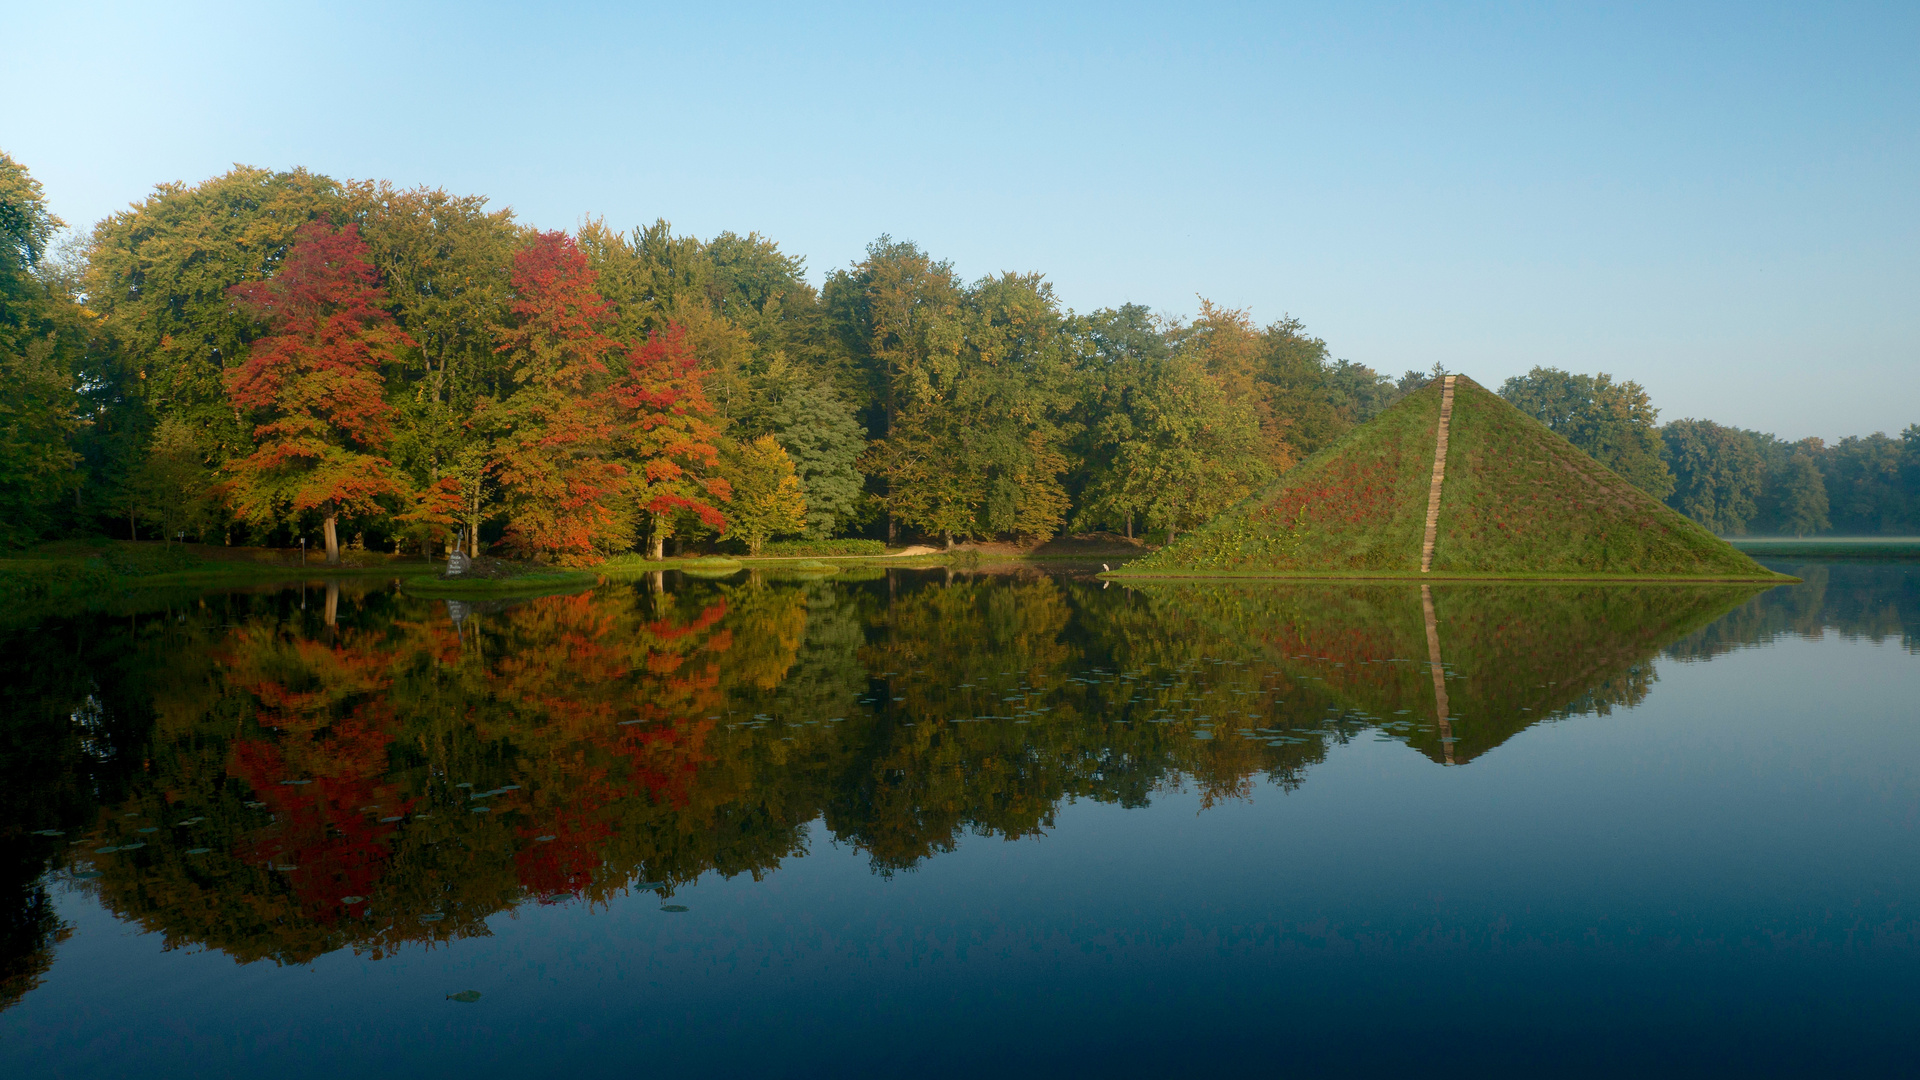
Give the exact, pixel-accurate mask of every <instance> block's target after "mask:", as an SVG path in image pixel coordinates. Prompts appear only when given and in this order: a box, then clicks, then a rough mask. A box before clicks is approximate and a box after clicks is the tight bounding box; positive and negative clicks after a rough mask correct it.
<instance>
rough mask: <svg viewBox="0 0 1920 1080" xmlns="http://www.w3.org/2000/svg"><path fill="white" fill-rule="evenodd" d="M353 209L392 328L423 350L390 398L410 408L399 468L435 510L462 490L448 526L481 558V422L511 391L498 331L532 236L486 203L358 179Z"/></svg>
mask: <svg viewBox="0 0 1920 1080" xmlns="http://www.w3.org/2000/svg"><path fill="white" fill-rule="evenodd" d="M344 200H345V204H346V208H347V212H348V213H349V214H351V216H352V218H353V220H354V221H355V222H356V223H358V224H359V226H360V232H361V235H362V236H364V237H365V238H366V241H367V246H368V248H369V249H370V250H371V252H372V256H371V258H372V260H373V263H374V265H375V266H376V267H378V268H379V270H380V272H381V278H382V281H383V283H384V285H385V287H386V290H387V297H388V300H389V301H390V304H391V309H392V312H393V317H394V321H395V322H396V323H397V324H398V325H399V326H400V328H401V329H403V330H405V331H406V332H407V334H408V336H409V337H411V338H412V339H413V341H414V342H415V343H416V344H417V347H416V348H413V349H409V350H406V357H405V363H404V364H403V365H402V369H401V371H400V372H398V373H397V374H398V375H399V376H400V377H401V380H402V381H403V384H404V391H403V392H401V393H396V394H392V395H390V400H392V401H393V402H394V404H395V405H396V406H397V407H398V408H399V410H400V412H399V415H398V417H397V418H396V423H395V429H396V430H395V436H394V440H393V445H392V448H391V451H390V452H391V455H392V457H393V460H394V463H395V464H396V465H397V466H398V467H399V468H401V469H402V470H404V471H405V472H406V473H407V474H408V475H409V477H410V478H411V480H412V482H413V485H414V486H415V487H416V488H418V489H420V491H421V492H422V493H425V492H427V491H429V490H431V491H432V492H434V493H435V494H434V496H433V498H434V499H435V500H440V501H443V500H444V499H445V497H446V496H447V493H448V492H449V491H453V490H458V492H459V500H460V501H459V504H458V505H457V506H454V507H452V508H451V512H453V513H454V514H455V515H456V519H455V520H454V521H450V522H448V523H446V526H445V527H446V528H448V529H451V528H453V527H455V526H464V529H465V532H466V534H467V539H468V543H469V545H470V546H469V553H470V554H474V555H478V554H479V553H480V546H479V544H480V525H481V522H482V521H483V520H485V519H486V518H487V517H488V516H489V514H490V513H491V512H492V511H493V508H494V506H493V504H494V501H495V496H496V495H497V486H496V485H495V484H494V483H492V478H491V477H490V476H489V475H488V473H487V468H486V466H487V463H488V461H489V459H490V458H491V456H492V452H493V446H492V443H491V438H490V428H489V427H488V426H487V425H485V424H475V423H472V422H471V421H472V420H473V418H474V414H475V412H476V411H477V410H478V409H480V408H481V406H482V404H483V403H487V402H497V401H499V400H501V399H502V398H504V397H506V395H507V393H508V391H509V390H510V389H511V388H512V385H513V384H512V380H511V378H510V375H509V373H508V370H507V361H506V359H505V357H504V356H502V354H500V353H499V352H497V351H496V350H495V348H494V345H495V342H494V339H493V328H494V327H495V326H497V325H499V324H500V323H501V322H503V321H504V320H505V319H506V315H507V304H508V301H509V299H510V291H511V278H512V273H513V255H514V252H516V251H517V250H519V249H520V247H521V246H522V245H523V243H524V242H525V239H526V236H527V230H525V229H523V228H522V227H520V226H519V225H517V224H515V222H514V220H513V212H512V211H511V210H488V209H487V200H486V199H485V198H484V197H482V196H477V195H469V196H455V195H449V194H448V193H447V192H445V191H442V190H438V189H429V188H425V187H422V188H415V189H412V190H397V189H395V188H394V187H393V186H392V185H390V184H387V183H385V182H379V183H373V182H365V181H356V182H352V183H349V184H347V185H346V188H345V193H344ZM446 479H453V480H455V481H457V483H456V485H455V486H454V487H453V488H448V487H446V486H444V485H442V484H441V483H440V481H442V480H446ZM436 505H439V503H438V502H436ZM415 509H416V510H418V509H419V508H418V507H416V508H415ZM445 510H447V508H446V507H444V506H442V507H441V509H440V510H436V511H435V513H436V514H439V513H441V512H442V511H445ZM421 539H422V540H423V542H424V540H425V537H421Z"/></svg>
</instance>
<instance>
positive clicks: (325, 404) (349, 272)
mask: <svg viewBox="0 0 1920 1080" xmlns="http://www.w3.org/2000/svg"><path fill="white" fill-rule="evenodd" d="M230 293H231V295H232V296H233V298H234V300H235V301H237V302H238V303H239V304H240V306H241V307H242V308H243V309H245V310H247V311H249V312H251V313H252V314H253V315H254V316H255V317H257V318H259V319H260V320H262V321H264V322H266V323H267V324H268V325H269V326H270V327H271V329H272V331H273V333H272V334H271V335H269V336H267V337H264V338H261V339H260V340H259V341H257V342H255V343H254V346H253V351H252V355H250V356H249V357H248V359H247V361H246V363H244V364H242V365H241V366H239V367H237V368H235V369H233V370H232V371H230V372H228V374H227V390H228V393H229V394H230V395H231V397H232V400H233V404H234V406H235V407H236V408H237V409H240V410H245V411H249V412H251V413H252V414H253V415H254V416H255V418H256V419H257V420H258V423H257V424H256V426H255V427H254V429H253V438H254V449H253V452H252V453H251V454H248V455H246V456H244V457H239V458H236V459H234V460H233V461H232V462H231V463H230V466H229V467H230V474H231V476H230V480H229V482H228V484H227V487H226V490H227V491H228V492H229V493H230V494H231V497H232V500H233V505H234V507H235V509H236V510H238V511H239V512H240V513H241V514H242V515H243V516H245V517H248V518H251V519H254V520H272V519H274V518H276V517H278V516H279V515H282V514H284V513H286V512H288V511H292V512H293V513H303V512H306V511H314V510H317V511H319V512H320V514H321V515H322V517H323V518H324V520H325V524H326V537H327V558H328V561H337V560H338V558H339V541H338V535H337V528H336V523H337V521H338V519H339V516H340V515H341V514H352V513H367V512H372V511H375V510H378V509H379V504H378V502H377V500H378V499H379V498H380V497H382V496H386V495H397V494H399V493H400V492H401V490H402V487H401V485H400V483H399V481H398V480H397V479H396V478H395V477H394V474H393V469H392V465H391V463H389V462H388V461H387V459H386V458H384V457H382V456H380V452H381V451H382V450H383V449H385V447H386V445H387V442H388V440H389V438H390V436H391V420H392V417H393V412H394V410H393V407H392V406H391V405H389V404H388V403H387V402H386V400H385V399H384V398H383V396H382V394H383V391H384V388H385V380H384V378H383V376H382V373H381V366H382V365H383V364H386V363H389V362H392V361H393V360H394V359H395V358H396V354H397V352H398V350H400V349H402V348H404V347H406V346H409V345H411V344H412V343H413V342H412V341H411V339H409V338H408V337H407V335H406V333H405V332H404V331H402V330H400V329H399V328H398V327H396V326H395V325H394V323H393V319H392V317H391V316H390V315H388V314H387V311H386V295H385V293H384V292H383V291H382V289H381V288H380V285H379V282H378V279H377V277H376V275H375V273H374V269H373V266H372V264H371V263H370V262H369V261H368V253H367V245H366V243H365V242H364V241H362V240H361V239H360V234H359V232H358V231H357V230H356V229H355V227H354V226H352V225H348V226H347V227H346V228H344V229H340V230H337V231H336V230H334V229H333V228H332V227H331V226H330V225H328V224H326V223H324V222H319V221H316V222H312V223H310V224H308V225H306V226H305V227H303V228H302V229H301V230H300V232H299V234H298V236H297V239H296V240H295V242H294V245H293V248H292V250H291V251H289V252H288V255H287V260H286V263H285V265H284V266H282V267H281V269H280V272H279V273H278V274H275V275H274V276H273V278H271V279H270V280H267V281H259V282H247V283H244V284H241V285H236V286H234V287H233V288H232V289H231V290H230Z"/></svg>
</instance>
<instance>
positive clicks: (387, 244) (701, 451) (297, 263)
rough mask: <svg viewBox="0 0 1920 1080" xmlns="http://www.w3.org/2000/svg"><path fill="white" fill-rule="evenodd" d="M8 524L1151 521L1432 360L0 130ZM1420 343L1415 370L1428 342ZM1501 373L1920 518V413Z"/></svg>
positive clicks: (902, 256) (1325, 428) (662, 224)
mask: <svg viewBox="0 0 1920 1080" xmlns="http://www.w3.org/2000/svg"><path fill="white" fill-rule="evenodd" d="M0 234H4V242H3V244H0V246H4V251H3V252H0V367H3V368H4V372H3V376H0V377H4V380H5V383H6V386H7V390H8V392H7V393H6V394H5V395H4V396H0V546H6V547H12V548H20V547H26V546H30V545H33V544H35V543H37V542H40V541H43V540H47V539H53V538H60V537H73V536H113V537H119V538H131V539H148V540H159V539H175V538H184V539H192V540H199V541H202V542H206V543H215V544H219V543H225V544H260V545H270V546H288V545H293V544H297V543H299V542H301V541H302V540H303V539H304V540H311V541H312V542H314V543H315V544H316V545H319V546H321V547H324V548H325V550H326V551H327V553H328V557H329V559H334V558H338V557H339V552H340V551H341V550H342V549H343V548H353V547H361V548H367V549H372V550H380V551H415V552H419V551H435V550H439V549H442V548H444V547H445V546H446V545H448V544H451V543H455V542H458V543H461V544H462V545H463V546H465V547H466V548H468V549H469V550H470V551H471V552H472V553H475V554H478V553H480V552H481V551H482V550H486V551H490V552H494V553H498V554H505V555H512V556H516V557H520V558H530V559H536V560H539V561H542V562H554V563H561V564H573V565H578V564H588V563H593V562H596V561H599V560H601V559H603V558H606V557H608V556H610V555H614V554H618V553H621V552H626V551H632V550H641V551H644V552H646V553H648V554H649V555H651V556H653V557H660V556H662V555H664V554H665V553H667V552H668V551H669V550H670V549H671V550H676V551H681V550H691V549H695V548H713V547H720V548H723V549H727V550H744V551H747V552H749V553H757V552H759V551H761V550H762V548H763V545H765V544H766V543H768V542H769V541H772V540H776V539H779V538H800V539H804V540H809V541H822V542H824V541H829V540H831V539H833V538H843V537H862V538H871V539H883V540H886V541H888V542H890V543H899V542H904V541H907V540H924V541H932V542H936V543H944V544H948V545H951V544H955V543H959V542H965V541H974V540H993V539H1007V540H1021V541H1026V542H1033V541H1038V540H1044V539H1046V538H1048V537H1051V536H1053V535H1055V534H1058V533H1060V532H1063V531H1073V532H1083V531H1089V530H1110V531H1112V532H1116V533H1123V534H1125V535H1127V536H1130V537H1135V536H1149V535H1150V536H1152V538H1154V539H1156V540H1165V539H1169V538H1172V537H1176V536H1178V535H1179V534H1180V533H1181V532H1183V531H1185V530H1188V529H1192V528H1194V527H1195V526H1197V525H1199V524H1201V523H1204V522H1205V521H1207V520H1208V519H1209V518H1210V517H1212V516H1213V515H1215V514H1217V513H1218V512H1220V511H1221V510H1223V509H1225V508H1226V507H1228V506H1231V505H1232V504H1234V503H1235V502H1237V501H1239V500H1240V499H1242V498H1244V497H1246V496H1247V495H1248V494H1250V493H1252V492H1253V491H1254V490H1256V489H1257V488H1259V487H1260V486H1261V485H1263V484H1265V483H1266V482H1267V481H1269V480H1270V479H1271V478H1273V477H1274V476H1276V475H1278V474H1279V473H1280V472H1282V471H1284V470H1286V469H1287V468H1289V467H1291V466H1292V465H1293V464H1294V463H1295V462H1297V461H1299V460H1300V459H1302V458H1303V457H1305V456H1306V455H1309V454H1311V453H1313V452H1314V451H1315V450H1317V449H1319V448H1321V447H1323V446H1325V445H1327V444H1329V443H1330V442H1332V441H1333V440H1335V439H1337V438H1339V437H1340V436H1341V435H1342V434H1344V433H1345V432H1346V431H1348V430H1349V429H1351V428H1352V427H1353V426H1355V425H1357V424H1360V423H1363V422H1365V421H1366V420H1368V419H1369V418H1371V417H1372V416H1374V415H1375V414H1377V413H1378V412H1379V411H1380V410H1382V409H1384V408H1385V407H1386V406H1387V405H1389V404H1391V403H1392V402H1393V401H1395V400H1396V399H1397V398H1398V397H1399V396H1400V395H1401V394H1403V393H1405V392H1407V391H1408V390H1410V389H1412V388H1414V387H1417V386H1419V385H1422V384H1423V383H1424V382H1425V381H1426V380H1427V379H1429V378H1430V377H1431V376H1432V374H1433V372H1413V371H1410V372H1406V373H1404V374H1402V375H1399V376H1389V375H1386V374H1382V373H1380V372H1376V371H1374V370H1372V369H1370V368H1368V367H1366V366H1364V365H1361V364H1355V363H1351V362H1348V361H1344V360H1337V359H1335V358H1334V357H1333V356H1332V353H1331V352H1330V351H1329V348H1328V346H1327V344H1326V342H1324V341H1323V340H1321V339H1320V338H1318V337H1315V336H1313V335H1311V334H1310V333H1309V332H1308V331H1307V329H1306V327H1305V326H1304V325H1303V324H1302V322H1301V321H1299V320H1297V319H1293V318H1290V317H1288V318H1281V319H1279V320H1278V321H1274V322H1271V323H1267V324H1264V325H1263V324H1261V323H1259V322H1257V321H1256V320H1255V319H1254V318H1253V316H1252V315H1251V314H1250V313H1249V312H1247V311H1242V310H1235V309H1230V308H1227V307H1223V306H1220V305H1216V304H1213V303H1210V302H1208V301H1207V300H1205V299H1202V300H1200V301H1199V305H1198V314H1197V315H1196V316H1195V317H1193V318H1190V319H1188V318H1176V317H1167V316H1164V315H1160V314H1156V313H1154V312H1152V311H1150V310H1149V309H1147V308H1146V307H1144V306H1141V305H1138V304H1122V305H1120V306H1118V307H1113V308H1103V309H1100V310H1097V311H1093V312H1090V313H1079V312H1075V311H1073V310H1070V309H1068V308H1066V307H1064V306H1063V305H1062V304H1061V303H1060V302H1059V300H1058V299H1057V298H1056V297H1055V295H1054V292H1053V289H1052V286H1051V285H1050V283H1049V282H1048V281H1047V280H1046V279H1045V277H1044V276H1043V275H1041V274H1039V273H1017V272H1008V273H1001V274H995V275H989V276H986V277H983V278H980V279H979V280H976V281H971V282H969V281H966V280H963V279H962V278H961V277H960V276H959V275H958V274H957V273H956V272H955V270H954V268H953V267H952V265H951V264H949V263H947V262H944V261H941V260H940V259H938V258H936V257H935V256H934V255H932V254H930V253H928V252H925V251H922V250H921V249H920V248H919V247H917V246H916V245H914V244H913V243H911V242H907V241H902V240H895V239H893V238H891V237H886V236H882V237H880V238H879V239H877V240H875V241H874V242H872V243H871V244H870V245H868V247H867V249H866V254H865V257H864V258H863V259H861V260H860V261H859V262H857V263H854V264H853V265H850V266H847V267H844V268H839V269H834V270H831V271H828V272H826V273H824V274H822V275H820V278H819V284H818V285H815V284H813V283H812V282H811V281H810V280H809V274H808V270H807V266H806V264H805V261H804V259H802V258H801V257H799V256H796V255H793V254H790V253H788V252H784V251H782V250H781V249H780V247H779V245H778V244H777V243H776V242H774V241H773V240H770V239H768V238H766V237H763V236H760V235H758V234H756V233H749V234H747V235H744V236H742V235H739V234H736V233H732V232H722V233H720V234H718V235H717V236H714V237H712V238H710V239H705V240H702V239H700V238H697V237H693V236H687V235H681V234H676V233H675V232H674V231H673V229H672V227H671V226H670V225H669V223H667V222H666V221H664V220H662V221H656V222H655V223H653V224H651V225H645V226H640V227H636V228H632V229H630V230H627V231H624V232H623V231H620V230H618V229H616V228H613V227H610V226H609V225H607V224H606V223H604V222H602V221H598V220H589V221H588V222H586V223H585V224H583V225H582V226H581V227H580V228H579V229H577V230H576V231H575V232H573V233H571V234H569V233H562V232H551V231H548V232H542V231H539V230H535V229H532V228H529V227H526V226H523V225H522V224H520V223H519V222H517V221H516V220H515V218H514V216H513V214H512V212H511V211H510V210H505V209H494V208H491V207H490V206H489V203H488V201H487V200H486V199H485V198H484V197H480V196H457V195H450V194H448V193H447V192H445V191H443V190H437V189H429V188H417V189H401V188H397V187H395V186H393V185H391V184H388V183H384V182H376V181H345V182H341V181H335V180H333V179H330V178H328V177H326V176H322V175H319V174H317V173H311V172H307V171H304V170H299V169H295V170H292V171H287V172H274V171H270V170H265V169H257V168H249V167H240V166H237V167H235V168H234V169H233V170H231V171H229V172H228V173H226V174H224V175H222V176H218V177H215V178H213V179H210V180H207V181H205V182H203V183H201V184H198V185H194V186H188V185H185V184H178V183H169V184H162V185H160V186H158V187H157V188H155V190H154V191H153V193H152V194H151V195H150V196H149V197H147V198H146V199H145V200H143V201H141V202H139V203H137V204H134V205H132V206H130V207H128V208H127V209H126V210H123V211H121V212H119V213H116V214H113V215H111V216H109V217H108V218H106V219H105V220H103V221H100V222H99V223H97V224H95V225H94V226H93V227H92V228H91V229H90V230H68V229H67V228H66V225H65V223H63V222H61V221H60V220H58V219H57V218H55V217H54V216H53V215H52V214H51V213H50V212H49V211H48V209H47V206H46V202H45V199H44V196H43V193H42V191H41V189H40V187H39V185H38V183H37V182H36V181H35V180H34V179H33V178H32V176H31V175H30V173H29V172H28V170H27V169H26V168H25V167H24V166H23V165H21V164H20V163H18V162H16V161H15V160H13V159H12V158H10V157H6V156H5V155H4V154H0ZM1435 370H1436V371H1437V370H1438V368H1436V369H1435ZM1500 392H1501V393H1502V395H1503V396H1505V397H1507V399H1508V400H1510V401H1513V402H1514V403H1515V404H1516V405H1519V406H1520V407H1521V408H1522V409H1524V410H1526V411H1527V412H1529V413H1531V414H1532V415H1534V416H1536V417H1538V418H1539V419H1541V420H1542V421H1543V422H1545V423H1547V424H1548V426H1550V427H1552V428H1553V429H1554V430H1556V431H1559V432H1560V433H1561V434H1563V435H1565V436H1566V437H1567V438H1569V439H1570V440H1571V441H1573V442H1574V443H1575V445H1578V446H1580V447H1581V448H1582V449H1585V450H1587V451H1588V452H1589V453H1592V454H1594V456H1595V457H1597V458H1599V459H1600V460H1601V461H1603V462H1605V463H1606V464H1608V465H1610V466H1612V467H1613V468H1615V469H1616V470H1618V471H1620V472H1621V473H1622V474H1623V475H1625V476H1627V477H1628V479H1630V480H1632V481H1633V482H1634V483H1635V484H1637V485H1639V486H1641V487H1642V488H1644V489H1645V490H1647V491H1649V492H1652V493H1653V494H1655V495H1657V496H1658V497H1660V498H1663V499H1665V500H1667V501H1668V502H1669V503H1670V504H1671V505H1673V506H1674V507H1675V508H1676V509H1678V510H1680V511H1681V512H1683V513H1686V514H1688V515H1690V516H1692V517H1693V518H1695V519H1696V520H1698V521H1700V522H1701V523H1702V524H1704V525H1706V526H1708V527H1709V528H1712V529H1714V530H1715V531H1717V532H1721V533H1723V534H1743V533H1781V534H1791V535H1812V534H1818V533H1826V532H1842V533H1854V534H1885V533H1900V532H1914V531H1920V425H1915V426H1911V427H1909V428H1907V429H1906V431H1905V432H1903V433H1902V434H1901V435H1900V436H1899V437H1897V438H1895V437H1889V436H1887V435H1885V434H1883V433H1877V434H1874V435H1870V436H1864V437H1850V438H1847V439H1843V440H1841V441H1840V442H1839V443H1837V444H1835V445H1832V446H1827V445H1825V444H1823V443H1821V442H1820V441H1819V440H1804V441H1801V442H1795V443H1789V442H1785V441H1783V440H1780V439H1777V438H1774V437H1773V436H1771V435H1766V434H1762V433H1758V432H1751V431H1745V430H1740V429H1736V428H1732V427H1725V426H1722V425H1718V424H1715V423H1713V422H1710V421H1706V420H1695V419H1681V420H1674V421H1670V422H1668V423H1666V424H1665V425H1661V424H1659V423H1658V413H1657V411H1656V410H1655V408H1654V406H1653V405H1652V403H1651V402H1650V401H1649V399H1648V397H1647V395H1646V392H1645V390H1644V389H1643V388H1641V387H1640V386H1638V385H1637V384H1635V383H1632V382H1616V381H1614V380H1612V379H1611V378H1610V377H1608V376H1606V375H1581V374H1571V373H1567V372H1563V371H1559V370H1557V369H1554V368H1550V367H1541V368H1536V369H1534V371H1532V372H1531V373H1529V374H1528V375H1526V376H1523V377H1518V378H1515V379H1511V380H1508V382H1507V383H1506V385H1504V386H1503V387H1501V390H1500Z"/></svg>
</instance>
